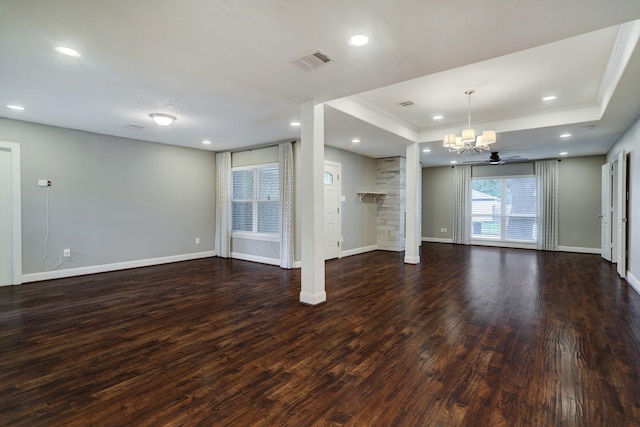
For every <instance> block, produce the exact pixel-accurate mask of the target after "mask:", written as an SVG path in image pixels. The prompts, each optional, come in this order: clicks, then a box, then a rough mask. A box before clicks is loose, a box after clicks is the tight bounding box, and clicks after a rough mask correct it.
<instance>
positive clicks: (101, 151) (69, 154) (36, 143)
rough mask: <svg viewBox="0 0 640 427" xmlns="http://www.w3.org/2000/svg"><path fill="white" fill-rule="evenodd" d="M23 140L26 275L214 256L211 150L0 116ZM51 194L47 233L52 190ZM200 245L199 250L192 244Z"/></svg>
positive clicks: (3, 129)
mask: <svg viewBox="0 0 640 427" xmlns="http://www.w3.org/2000/svg"><path fill="white" fill-rule="evenodd" d="M0 139H2V140H5V141H10V142H18V143H20V148H21V168H22V180H21V184H22V236H23V237H22V239H23V242H22V245H23V246H22V248H23V260H22V263H23V273H24V274H29V273H37V272H42V271H46V270H48V269H50V268H52V267H53V266H54V265H55V264H56V263H57V261H58V259H59V256H60V254H61V253H62V250H63V249H64V248H70V249H71V253H72V256H71V258H69V259H67V260H66V261H65V263H64V264H62V265H61V266H60V268H59V269H68V268H77V267H88V266H95V265H102V264H111V263H118V262H126V261H137V260H145V259H151V258H158V257H166V256H175V255H184V254H190V253H197V252H205V251H213V235H214V223H215V220H214V219H215V218H214V217H215V206H214V203H215V194H214V192H215V173H214V172H215V160H214V159H215V157H214V154H213V153H212V152H209V151H203V150H195V149H189V148H183V147H175V146H170V145H164V144H156V143H151V142H144V141H138V140H132V139H124V138H117V137H110V136H105V135H99V134H93V133H89V132H82V131H75V130H70V129H63V128H56V127H51V126H44V125H37V124H32V123H27V122H20V121H15V120H8V119H0ZM38 179H49V180H51V181H52V182H53V185H52V187H51V190H50V233H49V243H48V252H49V256H48V258H47V262H46V264H45V265H43V263H42V257H43V252H44V249H43V246H44V239H45V232H46V231H45V230H46V226H45V224H46V192H47V190H46V189H44V188H41V187H38V185H37V182H38ZM196 237H199V238H200V244H199V245H196V244H195V238H196Z"/></svg>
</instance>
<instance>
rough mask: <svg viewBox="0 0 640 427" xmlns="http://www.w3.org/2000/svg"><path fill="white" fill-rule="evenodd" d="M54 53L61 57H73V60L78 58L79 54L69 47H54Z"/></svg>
mask: <svg viewBox="0 0 640 427" xmlns="http://www.w3.org/2000/svg"><path fill="white" fill-rule="evenodd" d="M54 49H55V51H56V52H58V53H61V54H63V55H67V56H73V57H74V58H78V57H79V56H81V55H80V52H78V51H77V50H75V49H72V48H70V47H66V46H56V47H54Z"/></svg>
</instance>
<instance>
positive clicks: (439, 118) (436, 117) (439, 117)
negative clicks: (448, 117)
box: [432, 114, 444, 120]
mask: <svg viewBox="0 0 640 427" xmlns="http://www.w3.org/2000/svg"><path fill="white" fill-rule="evenodd" d="M432 118H433V120H442V119H444V116H443V115H442V114H437V115H435V116H433V117H432Z"/></svg>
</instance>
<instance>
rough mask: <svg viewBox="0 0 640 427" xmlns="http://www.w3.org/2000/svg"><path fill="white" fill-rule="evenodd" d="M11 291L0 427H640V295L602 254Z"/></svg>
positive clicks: (363, 263) (487, 257) (442, 254)
mask: <svg viewBox="0 0 640 427" xmlns="http://www.w3.org/2000/svg"><path fill="white" fill-rule="evenodd" d="M421 258H422V263H421V264H419V265H417V266H413V265H405V264H403V262H402V259H403V254H398V253H392V252H371V253H367V254H363V255H357V256H352V257H348V258H343V259H341V260H334V261H330V262H327V264H326V267H327V271H326V281H327V284H326V289H327V295H328V302H327V303H325V304H321V305H319V306H315V307H308V306H304V305H301V304H300V303H299V302H298V297H299V291H300V288H299V281H300V271H299V270H292V271H287V270H282V269H280V268H278V267H272V266H265V265H260V264H255V263H250V262H245V261H237V260H225V259H219V258H210V259H202V260H196V261H188V262H181V263H176V264H170V265H162V266H156V267H149V268H140V269H135V270H126V271H120V272H113V273H105V274H97V275H92V276H84V277H76V278H70V279H60V280H55V281H48V282H40V283H32V284H25V285H22V286H14V287H5V288H0V425H3V426H9V425H11V426H29V427H32V426H200V425H203V426H614V427H618V426H637V425H640V297H639V296H638V295H637V294H636V293H635V291H634V290H633V289H632V288H631V287H630V286H629V285H628V284H627V283H626V282H625V281H622V280H620V279H618V277H617V275H616V273H615V266H612V265H610V264H608V263H607V262H605V261H604V260H602V259H601V258H600V257H599V256H597V255H585V254H569V253H547V252H536V251H526V250H514V249H500V248H487V247H465V246H458V245H447V244H429V243H426V244H424V245H423V247H422V250H421Z"/></svg>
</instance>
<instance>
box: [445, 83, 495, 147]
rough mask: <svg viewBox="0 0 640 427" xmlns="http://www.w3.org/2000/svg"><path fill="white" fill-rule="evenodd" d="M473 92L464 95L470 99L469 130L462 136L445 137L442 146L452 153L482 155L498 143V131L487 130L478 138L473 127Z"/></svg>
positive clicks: (465, 130)
mask: <svg viewBox="0 0 640 427" xmlns="http://www.w3.org/2000/svg"><path fill="white" fill-rule="evenodd" d="M473 92H474V91H473V90H468V91H466V92H465V93H464V94H465V95H467V96H468V97H469V108H468V111H467V128H466V129H463V130H462V134H461V135H460V136H458V135H454V134H452V133H451V134H448V135H445V136H444V140H443V143H442V145H443V146H444V147H445V148H447V149H449V152H450V153H457V154H458V155H460V154H463V153H470V152H472V151H474V152H476V153H482V152H484V151H490V148H489V146H490V145H491V144H493V143H494V142H496V131H495V130H485V131H484V132H482V135H478V136H476V131H475V130H474V129H473V128H472V127H471V94H472V93H473Z"/></svg>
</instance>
